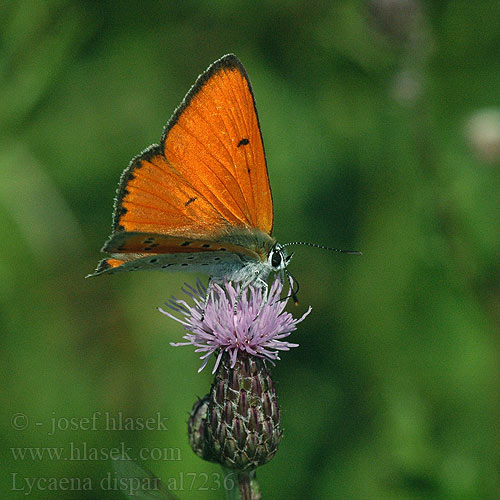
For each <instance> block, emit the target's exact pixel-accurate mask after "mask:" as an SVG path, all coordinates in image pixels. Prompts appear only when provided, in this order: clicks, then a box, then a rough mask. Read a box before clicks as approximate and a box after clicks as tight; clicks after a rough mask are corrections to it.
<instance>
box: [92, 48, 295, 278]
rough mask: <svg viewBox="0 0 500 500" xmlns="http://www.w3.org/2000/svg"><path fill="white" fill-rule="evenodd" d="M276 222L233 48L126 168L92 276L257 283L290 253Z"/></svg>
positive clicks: (244, 78)
mask: <svg viewBox="0 0 500 500" xmlns="http://www.w3.org/2000/svg"><path fill="white" fill-rule="evenodd" d="M272 227H273V203H272V196H271V189H270V185H269V178H268V173H267V165H266V158H265V153H264V145H263V142H262V137H261V133H260V126H259V121H258V117H257V110H256V107H255V100H254V97H253V92H252V88H251V85H250V81H249V78H248V75H247V73H246V71H245V69H244V68H243V65H242V64H241V62H240V61H239V60H238V59H237V58H236V56H234V55H232V54H229V55H227V56H224V57H222V58H221V59H219V60H218V61H216V62H215V63H213V64H212V65H211V66H210V67H209V68H208V69H207V70H206V71H205V72H204V73H202V74H201V75H200V76H199V77H198V79H197V81H196V83H195V84H194V86H193V87H192V88H191V90H190V91H189V92H188V93H187V95H186V97H185V98H184V100H183V101H182V103H181V104H180V106H179V107H178V108H177V109H176V111H175V112H174V114H173V115H172V117H171V118H170V120H169V122H168V123H167V125H166V126H165V129H164V132H163V135H162V138H161V141H160V143H159V144H158V145H153V146H150V147H149V148H148V149H146V150H145V151H143V152H142V153H141V154H140V155H138V156H136V157H135V158H134V159H133V160H132V161H131V162H130V165H129V166H128V167H127V168H126V169H125V171H124V172H123V174H122V176H121V179H120V184H119V187H118V191H117V195H116V199H115V209H114V214H113V233H112V235H111V236H110V237H109V239H108V241H107V242H106V244H105V245H104V247H103V251H105V252H108V253H110V254H111V256H110V257H109V258H107V259H104V260H102V261H101V262H100V263H99V265H98V267H97V269H96V271H95V272H94V273H93V274H92V275H91V276H96V275H101V274H112V273H116V272H122V271H134V270H147V269H159V270H163V271H193V272H206V273H207V274H209V275H211V276H213V277H214V278H215V279H216V280H222V279H229V280H233V281H241V282H245V283H250V282H253V281H255V282H260V283H263V280H265V279H266V278H267V276H268V274H269V273H270V272H271V271H281V270H283V269H284V268H285V267H286V265H287V263H288V261H289V259H290V257H287V255H286V253H285V250H284V248H283V247H281V246H280V245H279V244H278V243H277V242H276V240H275V239H274V238H273V237H272V236H271V232H272Z"/></svg>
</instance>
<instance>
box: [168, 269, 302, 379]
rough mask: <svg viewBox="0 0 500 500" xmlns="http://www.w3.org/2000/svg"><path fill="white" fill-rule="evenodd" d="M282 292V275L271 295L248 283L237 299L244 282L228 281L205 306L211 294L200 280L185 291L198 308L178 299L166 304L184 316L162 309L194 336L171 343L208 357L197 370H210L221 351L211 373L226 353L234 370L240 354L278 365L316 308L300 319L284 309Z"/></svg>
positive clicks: (213, 289)
mask: <svg viewBox="0 0 500 500" xmlns="http://www.w3.org/2000/svg"><path fill="white" fill-rule="evenodd" d="M282 289H283V284H282V283H281V280H280V279H279V278H278V277H277V278H276V279H275V280H274V282H273V284H272V285H271V287H270V289H269V293H268V295H267V297H266V295H265V290H264V288H260V287H256V286H255V285H249V286H248V287H247V288H246V289H245V290H244V291H243V293H242V295H241V297H240V298H239V300H237V298H238V294H239V293H240V290H241V284H240V283H236V284H235V285H233V284H231V283H230V282H225V283H224V285H223V286H220V285H218V284H213V285H212V286H211V287H210V292H209V294H210V295H209V298H208V301H207V303H206V305H205V300H206V299H205V298H206V294H207V290H206V288H205V287H204V286H203V285H202V283H201V281H200V280H197V282H196V288H194V287H192V286H190V285H188V284H185V285H184V287H183V288H182V291H183V292H184V293H185V294H186V295H188V296H189V298H190V299H191V300H192V301H193V303H194V305H192V306H191V305H189V304H188V302H186V301H185V300H181V299H177V298H175V297H172V299H170V300H169V301H168V302H167V304H166V305H167V306H168V308H169V309H171V310H172V311H174V313H177V314H178V315H180V316H181V317H180V318H179V317H177V316H175V315H174V314H173V313H171V312H169V311H165V310H163V309H161V308H159V310H160V312H162V313H163V314H165V315H166V316H168V317H169V318H172V319H174V320H175V321H178V322H179V323H181V324H182V325H183V326H184V328H185V329H186V330H187V331H188V332H189V333H187V334H186V335H184V337H183V338H184V339H185V340H186V342H178V343H174V342H171V345H173V346H175V347H178V346H183V345H192V346H194V347H195V348H196V349H195V352H201V353H203V354H202V355H201V356H200V359H202V360H203V363H202V365H201V367H200V369H199V370H198V372H201V370H203V368H205V366H206V365H207V363H208V361H209V359H210V356H211V355H212V354H214V353H216V352H217V351H218V354H217V358H216V361H215V366H214V369H213V370H212V373H215V372H216V370H217V367H218V366H219V363H220V361H221V358H222V355H223V354H224V352H227V353H228V354H229V356H230V360H231V368H233V367H234V365H235V364H236V359H237V356H238V352H242V353H246V354H249V355H251V356H257V357H260V358H266V359H269V360H271V361H275V360H279V359H280V358H279V353H280V351H288V350H289V349H290V348H292V347H297V346H298V344H293V343H291V342H286V341H284V340H283V339H284V338H286V337H288V335H290V333H291V332H293V331H294V330H295V329H296V328H297V324H298V323H300V322H301V321H302V320H304V318H305V317H306V316H307V315H308V314H309V313H310V312H311V308H310V307H309V309H308V310H307V311H306V312H305V313H304V314H303V315H302V317H301V318H299V319H295V318H294V317H293V316H292V315H291V314H290V313H289V312H286V311H284V309H285V307H286V304H287V302H288V297H286V298H284V299H280V294H281V291H282ZM236 302H237V306H236V314H235V309H234V307H235V304H236Z"/></svg>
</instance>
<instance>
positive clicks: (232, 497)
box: [222, 467, 261, 500]
mask: <svg viewBox="0 0 500 500" xmlns="http://www.w3.org/2000/svg"><path fill="white" fill-rule="evenodd" d="M222 470H223V473H224V485H225V490H226V500H261V495H260V488H259V483H258V481H257V473H256V471H255V470H252V471H247V472H236V471H234V470H232V469H227V468H224V467H223V468H222Z"/></svg>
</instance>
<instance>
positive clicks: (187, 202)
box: [184, 196, 196, 207]
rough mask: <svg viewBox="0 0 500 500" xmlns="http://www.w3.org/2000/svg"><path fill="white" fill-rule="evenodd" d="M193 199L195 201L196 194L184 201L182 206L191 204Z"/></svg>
mask: <svg viewBox="0 0 500 500" xmlns="http://www.w3.org/2000/svg"><path fill="white" fill-rule="evenodd" d="M193 201H196V196H193V197H192V198H189V200H188V201H186V203H184V206H186V207H187V206H188V205H191V203H193Z"/></svg>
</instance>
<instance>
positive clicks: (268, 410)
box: [206, 354, 282, 471]
mask: <svg viewBox="0 0 500 500" xmlns="http://www.w3.org/2000/svg"><path fill="white" fill-rule="evenodd" d="M206 430H207V438H208V442H209V444H210V450H211V454H212V456H213V457H214V458H215V460H216V461H217V462H219V463H220V464H222V465H223V466H225V467H228V468H231V469H237V470H240V471H244V470H251V469H255V468H257V467H258V466H260V465H263V464H265V463H267V462H269V460H271V458H272V457H273V456H274V454H275V453H276V451H277V449H278V446H279V443H280V440H281V435H282V431H281V428H280V411H279V407H278V402H277V396H276V391H275V389H274V385H273V381H272V379H271V375H270V373H269V370H268V369H267V367H266V364H265V362H264V360H263V359H261V358H258V357H255V356H249V355H246V356H239V357H238V359H237V360H236V363H235V364H234V366H233V367H231V360H230V357H229V355H227V354H226V355H224V356H223V357H222V360H221V363H220V365H219V367H218V369H217V373H216V375H215V380H214V383H213V384H212V389H211V391H210V399H209V403H208V410H207V426H206Z"/></svg>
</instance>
